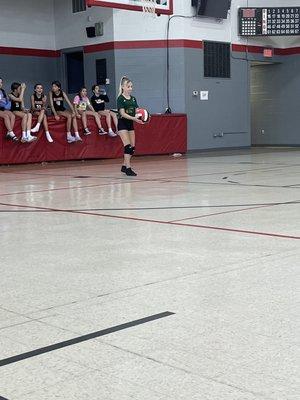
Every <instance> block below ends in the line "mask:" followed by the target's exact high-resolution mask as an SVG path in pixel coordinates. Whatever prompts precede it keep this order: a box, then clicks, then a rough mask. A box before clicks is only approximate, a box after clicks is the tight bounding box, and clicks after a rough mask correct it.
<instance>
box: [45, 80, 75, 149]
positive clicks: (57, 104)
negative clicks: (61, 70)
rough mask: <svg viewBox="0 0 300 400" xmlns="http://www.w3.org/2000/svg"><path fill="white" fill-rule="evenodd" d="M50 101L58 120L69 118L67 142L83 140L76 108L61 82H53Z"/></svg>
mask: <svg viewBox="0 0 300 400" xmlns="http://www.w3.org/2000/svg"><path fill="white" fill-rule="evenodd" d="M49 101H50V107H51V110H52V112H53V115H54V118H55V119H56V121H59V120H60V117H64V118H66V120H67V142H68V143H73V142H76V141H82V139H81V137H80V136H79V133H78V125H77V120H76V114H75V111H74V108H73V106H72V104H71V102H70V100H69V98H68V96H67V95H66V93H65V92H64V91H63V90H62V89H61V83H60V82H59V81H54V82H52V87H51V91H50V92H49ZM65 102H66V103H67V104H68V106H69V109H70V110H67V109H66V107H65V105H64V103H65ZM72 125H73V129H74V136H72V134H71V128H72Z"/></svg>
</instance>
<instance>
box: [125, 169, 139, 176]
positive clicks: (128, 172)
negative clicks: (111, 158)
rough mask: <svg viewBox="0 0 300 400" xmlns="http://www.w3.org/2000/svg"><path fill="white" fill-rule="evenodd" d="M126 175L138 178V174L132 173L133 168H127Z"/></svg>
mask: <svg viewBox="0 0 300 400" xmlns="http://www.w3.org/2000/svg"><path fill="white" fill-rule="evenodd" d="M125 174H126V175H127V176H137V174H136V173H135V172H134V171H132V169H131V168H126V172H125Z"/></svg>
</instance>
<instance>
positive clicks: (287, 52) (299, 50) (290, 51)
mask: <svg viewBox="0 0 300 400" xmlns="http://www.w3.org/2000/svg"><path fill="white" fill-rule="evenodd" d="M274 54H276V55H278V56H292V55H295V54H300V47H290V48H287V49H274Z"/></svg>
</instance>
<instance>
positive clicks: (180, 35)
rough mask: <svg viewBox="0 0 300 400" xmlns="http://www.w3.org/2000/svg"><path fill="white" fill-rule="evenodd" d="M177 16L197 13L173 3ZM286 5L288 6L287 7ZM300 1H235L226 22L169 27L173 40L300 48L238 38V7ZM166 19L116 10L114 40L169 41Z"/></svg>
mask: <svg viewBox="0 0 300 400" xmlns="http://www.w3.org/2000/svg"><path fill="white" fill-rule="evenodd" d="M173 1H174V15H184V16H193V15H194V13H195V9H194V8H193V7H191V1H190V0H184V1H183V0H173ZM286 2H287V3H288V4H286ZM299 4H300V3H299V0H232V4H231V10H230V12H229V14H228V18H227V19H226V20H221V21H217V20H216V19H214V18H204V17H197V18H191V19H188V18H186V19H183V18H173V19H172V21H171V23H170V38H171V39H190V40H215V41H223V42H232V43H236V44H249V45H257V46H264V45H269V46H273V47H283V48H285V47H295V46H300V39H299V37H272V38H259V37H256V38H253V39H249V40H247V39H245V38H241V37H239V36H238V8H239V7H264V6H266V7H284V6H287V5H288V6H294V5H295V6H296V5H298V6H299ZM166 26H167V16H163V15H162V16H160V17H156V18H151V17H145V16H143V14H142V13H140V12H135V11H124V10H117V9H115V10H114V37H115V40H116V41H119V40H155V39H165V38H166Z"/></svg>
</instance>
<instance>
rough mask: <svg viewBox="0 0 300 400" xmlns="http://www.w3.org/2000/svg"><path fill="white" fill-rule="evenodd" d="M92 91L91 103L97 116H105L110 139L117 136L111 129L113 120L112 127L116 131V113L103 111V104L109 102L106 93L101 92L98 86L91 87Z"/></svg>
mask: <svg viewBox="0 0 300 400" xmlns="http://www.w3.org/2000/svg"><path fill="white" fill-rule="evenodd" d="M92 91H93V96H92V97H91V103H92V106H93V108H94V110H95V111H96V112H97V113H98V114H99V115H103V116H105V118H106V124H107V127H108V134H109V136H111V137H115V136H117V134H116V133H115V132H114V131H113V130H112V128H111V120H112V119H113V121H114V125H115V127H116V129H117V126H118V118H117V115H116V113H114V112H112V111H110V110H105V103H108V102H109V98H108V96H107V94H106V92H105V91H103V90H102V91H101V89H100V86H99V85H93V87H92Z"/></svg>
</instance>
